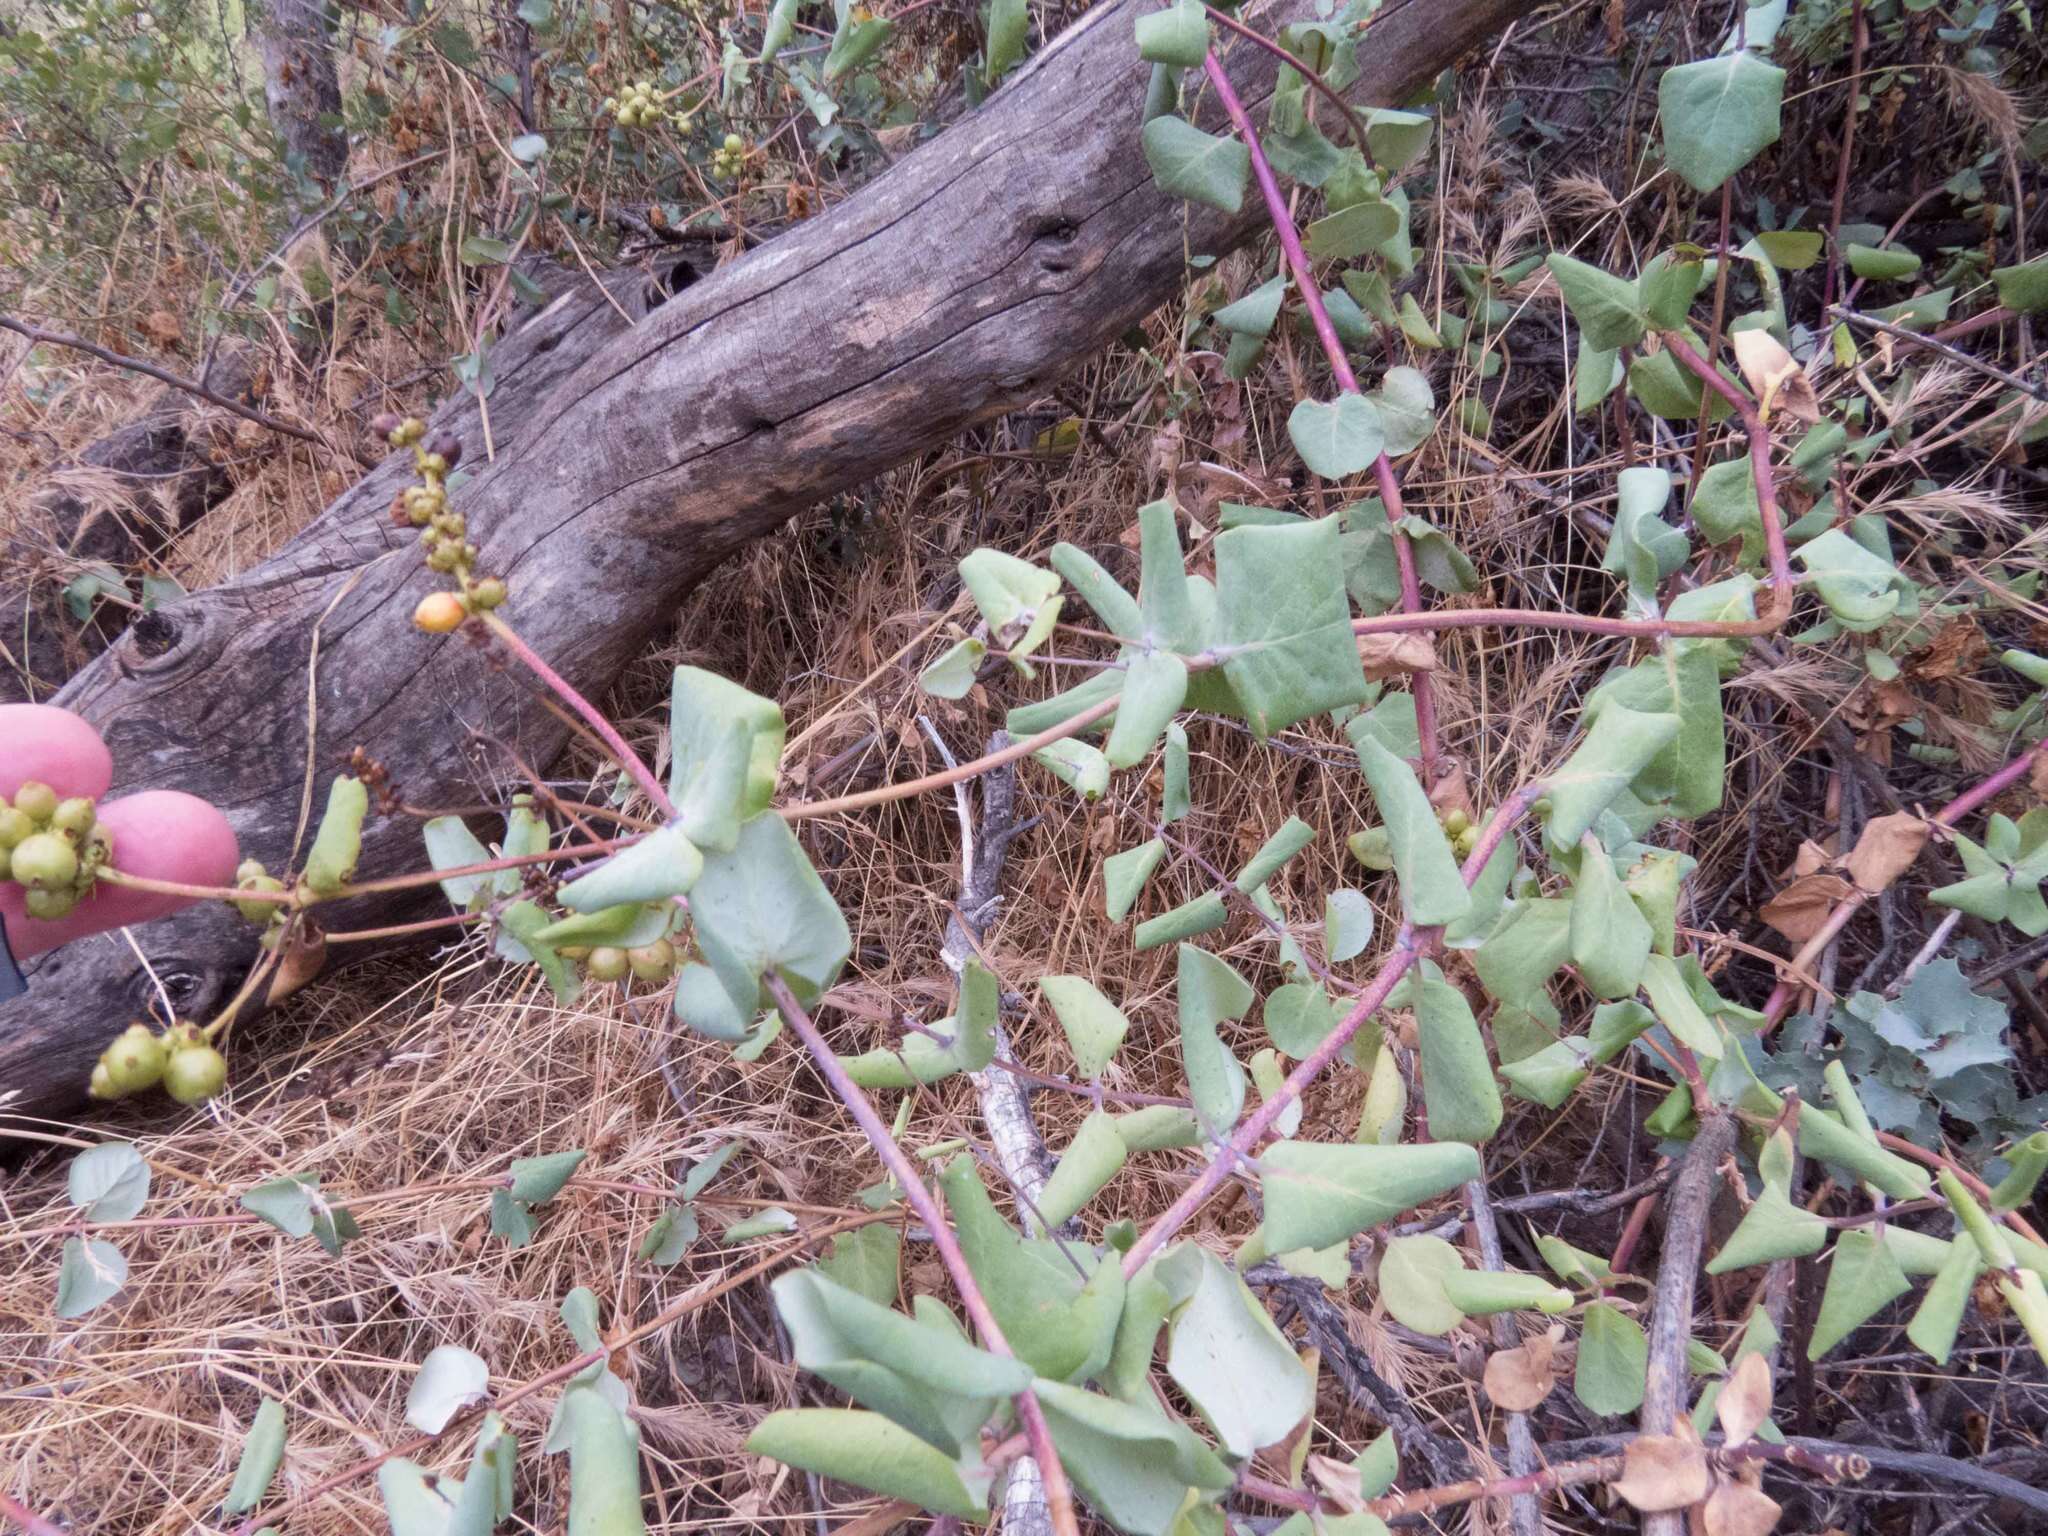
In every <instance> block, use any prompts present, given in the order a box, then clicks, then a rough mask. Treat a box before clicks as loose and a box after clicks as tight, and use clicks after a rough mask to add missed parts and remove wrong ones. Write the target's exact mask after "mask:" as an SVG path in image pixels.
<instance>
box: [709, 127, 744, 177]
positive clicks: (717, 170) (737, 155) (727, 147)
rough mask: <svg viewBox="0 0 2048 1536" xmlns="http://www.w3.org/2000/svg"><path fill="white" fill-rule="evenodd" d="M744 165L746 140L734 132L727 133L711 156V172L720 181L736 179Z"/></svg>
mask: <svg viewBox="0 0 2048 1536" xmlns="http://www.w3.org/2000/svg"><path fill="white" fill-rule="evenodd" d="M746 165H747V141H746V140H745V139H743V138H741V137H740V136H739V135H738V134H736V133H728V134H727V135H726V136H725V142H724V143H723V144H721V145H719V146H718V149H717V151H716V152H715V153H714V154H713V155H712V156H711V174H712V175H714V176H716V177H717V178H718V179H719V180H720V181H738V180H739V179H740V172H741V171H743V170H745V169H746Z"/></svg>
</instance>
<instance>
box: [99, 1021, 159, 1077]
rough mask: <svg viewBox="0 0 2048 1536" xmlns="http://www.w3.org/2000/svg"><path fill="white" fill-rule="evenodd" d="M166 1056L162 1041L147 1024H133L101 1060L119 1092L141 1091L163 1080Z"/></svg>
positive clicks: (123, 1031)
mask: <svg viewBox="0 0 2048 1536" xmlns="http://www.w3.org/2000/svg"><path fill="white" fill-rule="evenodd" d="M165 1055H166V1052H165V1051H164V1043H163V1041H161V1040H159V1039H157V1037H156V1036H155V1034H153V1033H152V1032H151V1030H150V1027H149V1026H148V1025H147V1024H130V1025H129V1026H128V1027H127V1028H126V1029H124V1030H122V1031H121V1033H120V1035H119V1037H118V1038H116V1039H115V1041H114V1043H113V1044H112V1045H110V1046H108V1047H107V1053H106V1055H104V1056H102V1057H101V1058H100V1060H101V1061H102V1062H104V1063H105V1064H106V1068H107V1076H109V1077H110V1078H112V1079H113V1081H114V1087H115V1088H116V1089H117V1090H118V1091H120V1092H121V1093H140V1092H142V1090H143V1089H145V1088H154V1087H155V1086H156V1085H157V1084H158V1083H160V1082H162V1081H163V1076H164V1058H165Z"/></svg>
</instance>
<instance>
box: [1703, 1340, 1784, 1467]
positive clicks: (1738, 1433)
mask: <svg viewBox="0 0 2048 1536" xmlns="http://www.w3.org/2000/svg"><path fill="white" fill-rule="evenodd" d="M1714 1416H1715V1417H1716V1418H1718V1419H1719V1420H1720V1421H1721V1429H1722V1431H1723V1432H1724V1433H1725V1434H1726V1435H1727V1436H1728V1443H1729V1444H1730V1445H1740V1444H1742V1442H1743V1441H1745V1440H1747V1439H1748V1438H1749V1437H1750V1436H1751V1435H1753V1434H1755V1433H1756V1430H1757V1426H1758V1425H1759V1424H1761V1423H1763V1422H1764V1420H1766V1419H1768V1418H1769V1417H1770V1416H1771V1362H1770V1361H1769V1360H1768V1359H1766V1358H1765V1357H1764V1356H1763V1355H1762V1354H1754V1355H1744V1356H1743V1357H1742V1360H1741V1362H1740V1363H1739V1364H1737V1365H1736V1367H1735V1370H1734V1372H1733V1373H1732V1374H1731V1375H1730V1376H1729V1378H1728V1381H1727V1383H1726V1384H1725V1385H1724V1386H1723V1387H1722V1388H1721V1395H1720V1396H1719V1397H1717V1398H1715V1399H1714Z"/></svg>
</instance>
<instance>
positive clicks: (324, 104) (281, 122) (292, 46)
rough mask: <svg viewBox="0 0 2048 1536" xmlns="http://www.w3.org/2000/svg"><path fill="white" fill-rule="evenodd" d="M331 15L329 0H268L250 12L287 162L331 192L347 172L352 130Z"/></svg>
mask: <svg viewBox="0 0 2048 1536" xmlns="http://www.w3.org/2000/svg"><path fill="white" fill-rule="evenodd" d="M329 19H330V16H329V12H328V8H327V0H265V3H264V4H263V5H262V6H261V7H260V8H259V9H255V10H252V11H251V12H250V13H249V41H250V42H251V43H253V44H255V46H256V54H257V57H258V58H260V59H261V60H262V61H263V104H264V106H265V107H266V108H267V109H268V110H269V114H270V126H271V127H272V128H274V129H275V130H276V131H277V136H278V137H279V138H280V139H282V140H283V141H284V147H285V155H286V160H287V163H288V164H289V165H290V166H291V167H292V169H294V170H295V171H297V172H298V173H299V174H300V175H302V176H304V177H306V178H307V179H308V180H310V181H313V182H317V183H318V184H319V185H320V186H321V188H322V189H323V190H324V191H325V192H326V193H329V194H331V193H333V192H334V190H335V189H336V188H337V187H338V186H340V185H341V180H342V176H343V174H344V173H345V172H346V171H347V170H348V133H347V131H346V130H345V129H344V128H343V127H342V124H341V82H340V80H339V78H338V77H337V76H336V74H335V69H334V49H333V46H332V44H331V43H330V42H329V41H328V37H327V26H328V22H329Z"/></svg>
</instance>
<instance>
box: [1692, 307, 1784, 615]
mask: <svg viewBox="0 0 2048 1536" xmlns="http://www.w3.org/2000/svg"><path fill="white" fill-rule="evenodd" d="M1663 338H1664V346H1665V348H1666V349H1667V350H1668V351H1669V352H1670V353H1671V355H1672V356H1673V357H1675V358H1677V359H1678V361H1679V363H1680V364H1681V365H1683V366H1684V367H1685V369H1686V370H1687V371H1688V372H1690V373H1692V374H1693V375H1694V376H1695V377H1696V378H1698V379H1699V381H1700V382H1701V383H1702V384H1704V385H1706V386H1707V388H1709V389H1711V390H1712V391H1713V392H1714V393H1715V394H1717V395H1719V396H1720V397H1721V398H1722V399H1723V400H1725V401H1727V402H1728V405H1729V407H1730V408H1731V409H1732V410H1733V411H1734V412H1735V414H1736V416H1737V417H1739V418H1740V419H1741V421H1742V430H1743V432H1744V433H1745V434H1746V435H1747V436H1748V438H1749V469H1750V474H1751V475H1752V476H1753V477H1754V478H1755V480H1756V506H1757V515H1758V520H1759V521H1760V522H1761V523H1762V524H1763V530H1764V551H1765V554H1766V555H1767V556H1768V558H1769V560H1770V563H1771V606H1772V608H1773V610H1776V609H1777V608H1778V607H1779V605H1780V604H1782V605H1783V606H1784V607H1785V608H1787V609H1789V608H1790V607H1791V605H1792V588H1793V579H1792V557H1791V554H1790V553H1789V552H1788V551H1787V549H1786V547H1785V527H1784V524H1783V522H1782V521H1781V520H1780V518H1779V516H1778V480H1777V476H1776V474H1775V473H1774V472H1773V471H1772V469H1771V429H1770V426H1769V424H1768V423H1766V422H1765V421H1764V419H1763V416H1762V415H1761V414H1760V413H1759V412H1758V410H1757V407H1756V404H1755V402H1754V401H1752V400H1751V399H1750V398H1749V396H1747V395H1745V394H1744V393H1743V392H1742V391H1741V390H1739V389H1737V388H1736V387H1735V386H1734V385H1733V384H1730V383H1729V382H1728V381H1727V380H1726V379H1724V378H1722V377H1721V370H1720V369H1718V368H1716V367H1715V366H1714V365H1713V364H1712V363H1711V362H1709V361H1708V360H1707V359H1706V358H1704V357H1701V356H1700V355H1699V353H1697V352H1695V351H1694V350H1693V349H1692V347H1691V345H1690V344H1688V343H1687V342H1686V340H1685V338H1683V337H1682V336H1679V335H1677V334H1675V333H1674V332H1671V331H1666V332H1664V333H1663ZM1782 622H1783V621H1782V620H1780V623H1782Z"/></svg>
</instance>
